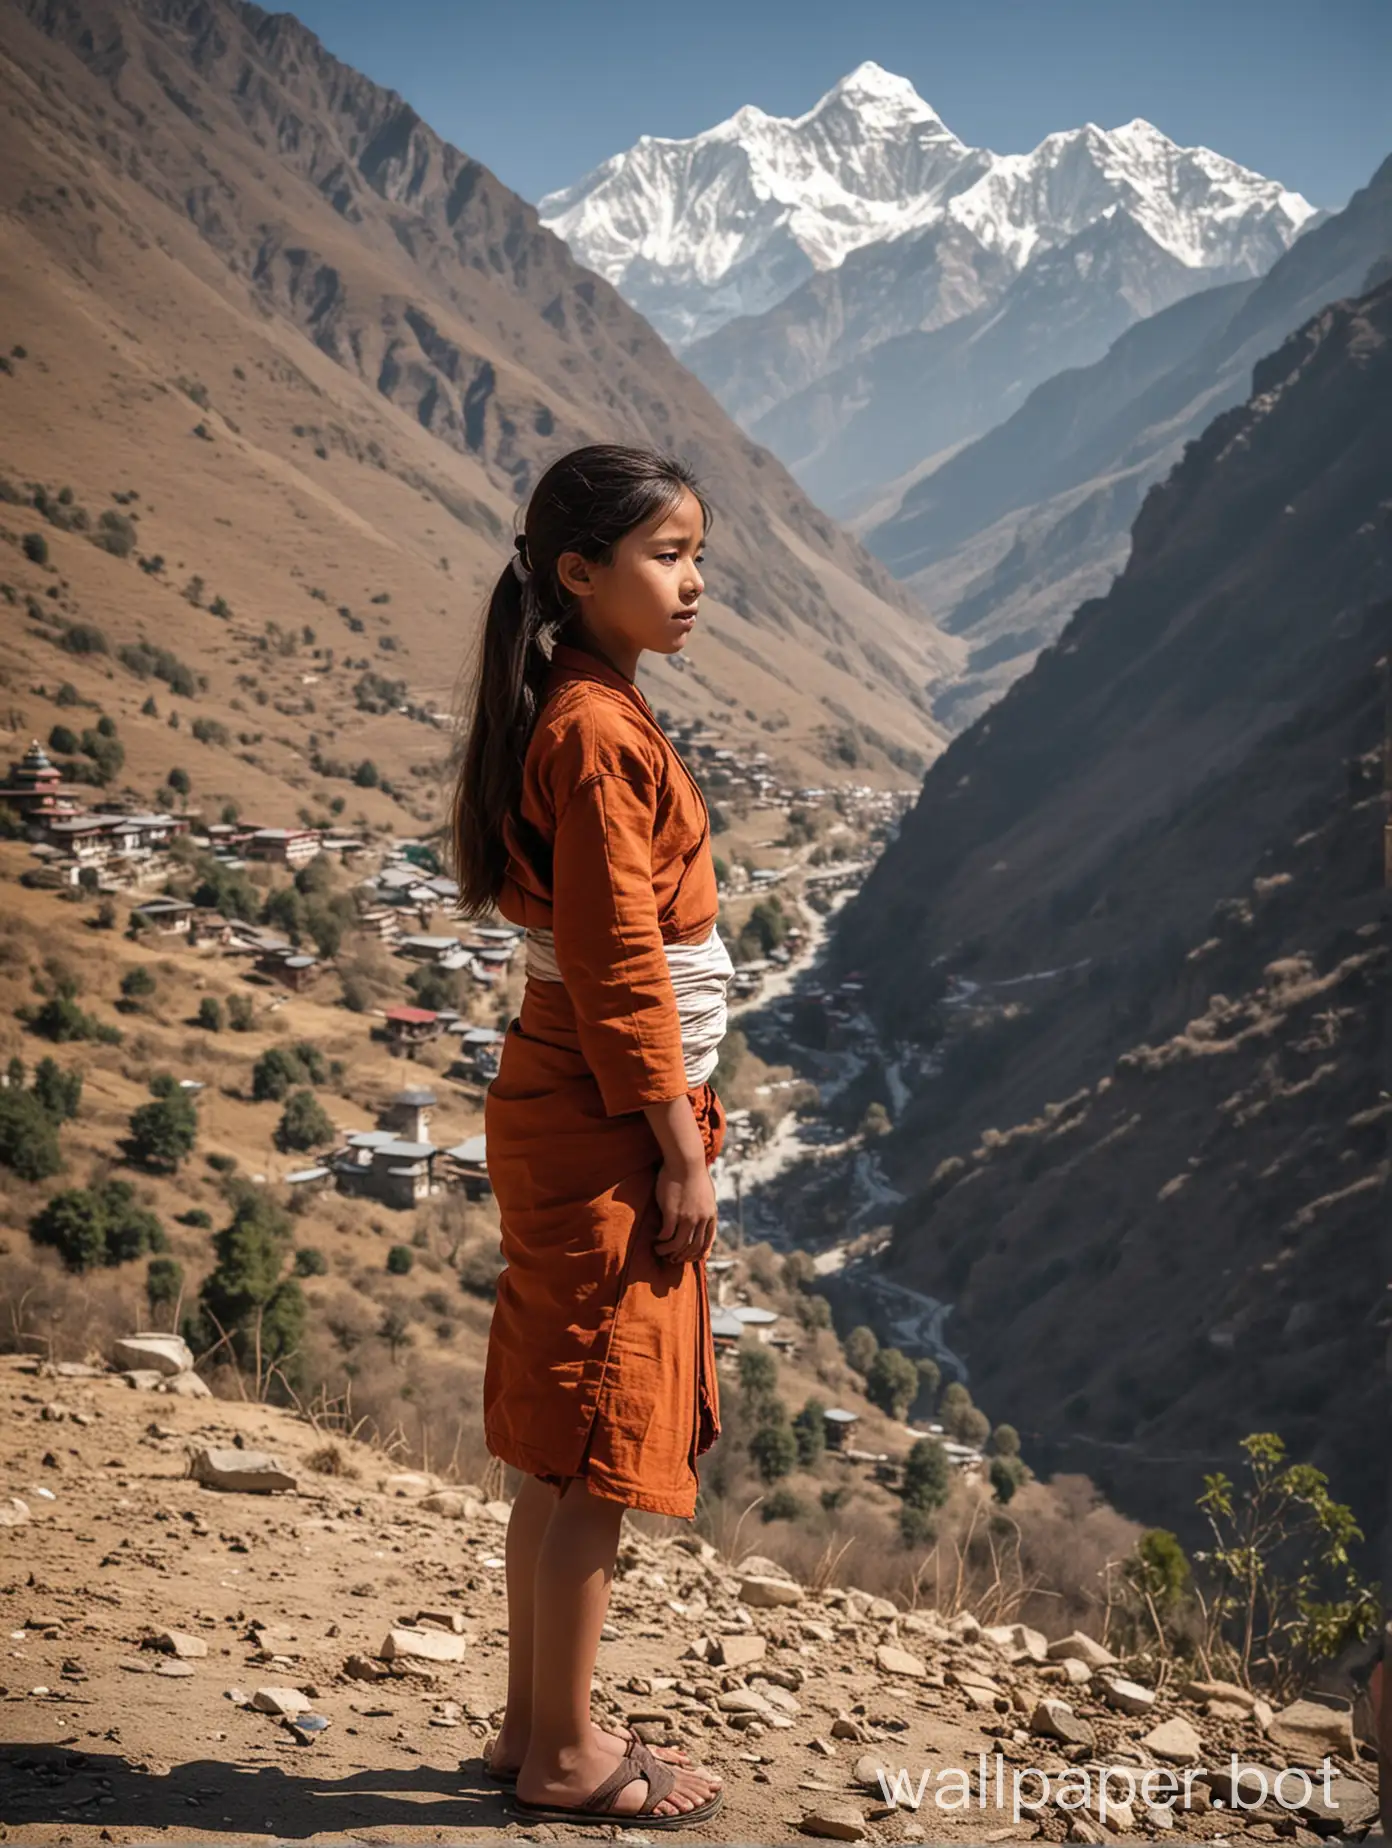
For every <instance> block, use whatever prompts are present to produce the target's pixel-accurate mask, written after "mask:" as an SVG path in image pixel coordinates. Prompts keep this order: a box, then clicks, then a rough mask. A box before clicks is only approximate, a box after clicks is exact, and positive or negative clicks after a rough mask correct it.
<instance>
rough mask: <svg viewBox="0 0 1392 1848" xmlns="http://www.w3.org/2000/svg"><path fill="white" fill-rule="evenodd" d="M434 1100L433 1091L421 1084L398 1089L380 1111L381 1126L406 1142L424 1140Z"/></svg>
mask: <svg viewBox="0 0 1392 1848" xmlns="http://www.w3.org/2000/svg"><path fill="white" fill-rule="evenodd" d="M435 1102H436V1099H435V1093H434V1092H433V1091H430V1090H426V1089H425V1088H423V1087H421V1086H417V1087H415V1088H414V1089H412V1090H408V1091H398V1092H397V1093H396V1095H395V1097H393V1098H391V1099H390V1100H389V1102H388V1103H387V1105H386V1107H385V1108H384V1110H383V1111H382V1115H381V1123H382V1128H383V1129H389V1130H390V1131H391V1132H392V1134H393V1135H394V1136H400V1137H402V1138H403V1139H404V1140H405V1141H407V1142H424V1141H426V1140H427V1138H426V1133H425V1132H426V1131H427V1129H429V1127H430V1118H431V1116H432V1114H433V1113H434V1110H435Z"/></svg>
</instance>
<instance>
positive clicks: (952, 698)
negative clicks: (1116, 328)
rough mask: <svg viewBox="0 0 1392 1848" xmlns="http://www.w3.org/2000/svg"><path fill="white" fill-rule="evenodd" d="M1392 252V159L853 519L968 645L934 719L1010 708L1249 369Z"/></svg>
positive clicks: (1241, 387)
mask: <svg viewBox="0 0 1392 1848" xmlns="http://www.w3.org/2000/svg"><path fill="white" fill-rule="evenodd" d="M1390 250H1392V160H1389V161H1387V162H1385V163H1384V164H1383V166H1382V167H1381V168H1380V169H1379V170H1378V172H1377V173H1376V174H1374V176H1373V178H1372V180H1371V181H1370V182H1369V184H1368V185H1367V186H1366V187H1364V188H1363V189H1362V190H1361V191H1359V192H1357V193H1355V194H1354V196H1353V198H1352V199H1351V200H1350V201H1349V203H1348V205H1347V206H1346V207H1345V209H1344V210H1343V211H1342V212H1340V213H1338V214H1336V215H1335V216H1333V217H1332V218H1328V219H1326V220H1325V221H1324V222H1323V223H1321V224H1319V225H1316V226H1315V227H1314V228H1313V229H1312V230H1309V231H1307V232H1306V233H1305V234H1304V235H1303V236H1302V237H1301V238H1300V239H1299V240H1298V241H1297V242H1296V243H1295V244H1294V245H1293V246H1292V248H1291V249H1290V250H1289V251H1288V252H1286V254H1285V255H1284V256H1282V257H1281V258H1280V259H1279V260H1278V261H1277V262H1276V263H1275V265H1274V266H1273V267H1272V269H1271V270H1270V272H1269V273H1268V274H1267V275H1266V276H1264V277H1262V278H1261V279H1260V280H1259V281H1256V282H1252V281H1244V282H1235V283H1230V284H1228V285H1226V286H1224V287H1221V288H1216V289H1207V290H1204V291H1203V292H1202V293H1200V294H1197V295H1193V296H1190V297H1189V298H1188V299H1187V300H1185V301H1182V302H1179V303H1177V304H1176V305H1175V306H1173V307H1170V308H1167V309H1165V310H1163V311H1162V312H1161V313H1159V314H1155V315H1152V316H1151V317H1150V318H1148V319H1147V320H1144V321H1141V322H1140V323H1138V324H1137V325H1136V326H1135V327H1133V328H1131V329H1130V330H1129V331H1128V332H1126V333H1125V334H1123V335H1122V336H1121V338H1120V339H1119V340H1117V341H1116V343H1115V345H1114V346H1113V347H1112V348H1111V350H1110V351H1109V352H1108V353H1107V354H1106V356H1105V357H1103V358H1101V359H1099V360H1098V361H1097V362H1096V363H1095V364H1093V365H1090V366H1081V367H1075V368H1073V369H1071V370H1060V371H1059V372H1058V374H1057V376H1055V377H1053V378H1050V379H1049V380H1048V381H1047V382H1046V383H1044V384H1042V385H1039V386H1037V387H1036V389H1035V390H1034V391H1033V392H1032V393H1031V394H1030V396H1029V397H1028V398H1027V399H1026V400H1025V402H1024V403H1023V404H1022V405H1021V407H1020V408H1019V410H1018V411H1017V412H1016V413H1015V414H1014V415H1013V416H1012V417H1010V418H1008V419H1007V420H1006V421H1005V422H1003V423H1002V424H1000V425H999V426H998V427H997V428H996V429H994V430H992V431H990V432H989V433H988V434H987V435H985V436H983V437H981V438H980V439H979V440H977V441H976V442H974V443H971V444H968V445H966V446H964V447H962V448H960V449H959V450H958V451H957V453H955V454H954V455H951V456H949V457H948V458H947V459H946V460H944V461H943V462H942V464H941V466H939V467H936V468H933V469H929V470H926V471H921V479H918V480H911V481H909V482H908V483H907V484H905V483H901V484H899V487H898V488H897V490H894V489H892V490H890V491H889V492H887V494H886V495H885V496H884V497H883V503H882V504H881V505H879V506H878V507H876V508H872V509H870V510H869V511H868V512H867V513H866V515H865V516H864V517H863V518H862V519H861V520H859V521H858V522H857V526H858V528H859V530H861V531H862V532H863V533H864V534H865V536H866V539H867V543H868V544H869V545H870V547H871V549H872V550H874V551H875V552H876V553H877V554H878V555H879V556H880V557H882V558H884V559H885V561H886V562H887V563H888V564H889V565H890V567H891V568H892V569H893V570H894V571H895V572H897V573H898V574H899V575H900V576H901V577H903V578H904V579H905V580H906V581H908V582H909V583H911V584H913V585H914V587H915V588H916V589H917V590H918V591H919V592H920V593H921V594H922V596H923V598H924V601H925V603H926V604H927V606H928V608H930V609H931V610H932V611H933V612H934V614H935V615H936V616H937V618H938V620H939V621H940V622H941V623H942V625H943V626H944V627H945V628H947V629H949V630H950V631H951V632H952V633H953V634H954V635H957V636H960V637H961V639H962V640H963V641H964V642H966V643H967V644H968V645H969V646H970V649H971V654H970V657H969V659H968V662H967V667H966V671H965V672H964V673H963V674H962V675H961V676H959V677H958V678H957V679H956V680H955V681H954V682H953V683H952V684H950V685H949V686H947V687H944V688H942V689H940V690H939V692H938V694H937V696H936V698H935V701H934V710H935V712H936V713H937V714H938V716H939V717H940V718H942V719H943V720H944V721H945V722H946V723H947V724H949V725H950V726H951V727H952V728H953V729H960V728H961V727H962V726H964V725H966V724H968V723H970V721H971V720H972V719H974V718H976V717H979V716H980V715H981V713H983V712H984V711H985V710H986V708H987V706H988V705H990V703H991V702H992V701H993V700H995V699H998V698H999V697H1000V695H1001V694H1002V693H1003V692H1004V691H1005V689H1006V687H1007V686H1009V684H1010V683H1011V681H1012V680H1014V679H1016V678H1018V676H1019V675H1020V674H1021V673H1022V672H1024V671H1025V669H1026V668H1027V667H1028V666H1029V664H1030V662H1031V661H1032V660H1033V659H1034V656H1035V654H1036V653H1037V652H1038V650H1039V649H1040V648H1041V647H1044V646H1047V644H1048V643H1050V642H1051V641H1053V640H1054V638H1055V637H1056V636H1057V635H1058V633H1059V631H1060V629H1061V628H1062V627H1063V625H1064V623H1065V621H1066V620H1067V618H1068V616H1069V615H1070V614H1071V613H1072V611H1073V610H1074V609H1076V607H1077V606H1078V604H1079V603H1080V602H1082V601H1083V599H1084V598H1085V597H1089V596H1096V595H1100V594H1102V593H1103V592H1104V591H1105V590H1106V588H1107V586H1108V584H1109V583H1110V582H1111V580H1112V578H1113V577H1114V576H1115V574H1116V573H1117V572H1118V571H1119V570H1120V569H1121V567H1122V565H1123V564H1124V563H1125V560H1126V555H1127V550H1128V546H1129V542H1130V527H1131V523H1132V521H1133V519H1134V518H1135V515H1136V512H1137V510H1138V509H1139V507H1140V504H1141V501H1142V500H1143V498H1144V496H1145V493H1146V490H1147V489H1148V488H1149V487H1150V486H1151V485H1152V484H1153V483H1154V482H1156V481H1158V480H1160V479H1161V477H1162V476H1163V475H1164V474H1165V473H1166V472H1167V470H1169V469H1170V468H1171V467H1173V465H1174V463H1175V462H1176V461H1177V460H1178V459H1179V457H1180V455H1181V454H1182V452H1183V449H1184V446H1185V444H1186V443H1187V442H1190V441H1192V440H1193V439H1194V438H1196V437H1198V436H1199V435H1200V434H1201V432H1202V431H1203V429H1204V427H1205V426H1206V425H1207V424H1208V423H1209V422H1210V421H1211V420H1212V418H1213V417H1214V416H1215V415H1217V413H1218V412H1220V411H1223V410H1226V409H1228V408H1230V407H1231V406H1233V405H1235V404H1239V403H1241V401H1242V400H1243V399H1244V398H1245V397H1247V396H1248V394H1249V391H1250V389H1251V370H1252V367H1253V366H1254V365H1255V364H1256V363H1257V362H1258V361H1259V360H1260V359H1261V358H1262V357H1263V355H1265V354H1266V353H1268V352H1270V351H1271V349H1272V348H1273V347H1275V346H1277V345H1279V343H1280V342H1281V341H1282V340H1284V339H1285V337H1286V336H1287V334H1289V333H1291V332H1293V330H1294V329H1295V328H1296V327H1297V326H1299V325H1300V323H1301V322H1302V321H1304V320H1306V319H1308V318H1309V316H1311V315H1312V314H1315V313H1316V312H1317V311H1318V310H1319V309H1320V308H1322V307H1323V306H1324V304H1325V303H1326V302H1330V301H1336V300H1339V299H1340V298H1342V297H1344V296H1348V295H1356V294H1359V293H1360V292H1362V291H1363V290H1364V289H1365V288H1369V287H1371V286H1372V283H1373V279H1374V274H1375V271H1376V266H1377V264H1378V262H1379V260H1380V259H1381V260H1385V259H1386V255H1387V253H1388V252H1389V251H1390Z"/></svg>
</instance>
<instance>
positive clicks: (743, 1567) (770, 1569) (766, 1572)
mask: <svg viewBox="0 0 1392 1848" xmlns="http://www.w3.org/2000/svg"><path fill="white" fill-rule="evenodd" d="M735 1575H736V1577H738V1578H779V1579H791V1578H792V1576H793V1575H792V1573H791V1572H789V1570H788V1568H787V1567H786V1566H780V1565H779V1563H778V1561H777V1560H776V1559H768V1558H766V1557H765V1555H764V1554H762V1553H746V1554H745V1556H744V1558H743V1559H742V1560H740V1562H739V1564H738V1565H737V1566H736V1567H735Z"/></svg>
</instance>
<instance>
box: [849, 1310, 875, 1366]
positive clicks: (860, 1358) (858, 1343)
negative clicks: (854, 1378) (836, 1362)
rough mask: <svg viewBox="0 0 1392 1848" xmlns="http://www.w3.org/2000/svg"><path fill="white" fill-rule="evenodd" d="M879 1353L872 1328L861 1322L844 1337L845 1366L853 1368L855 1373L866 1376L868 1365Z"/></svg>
mask: <svg viewBox="0 0 1392 1848" xmlns="http://www.w3.org/2000/svg"><path fill="white" fill-rule="evenodd" d="M879 1351H880V1344H879V1342H878V1341H877V1340H876V1338H875V1331H874V1329H873V1328H867V1327H866V1326H865V1324H864V1323H863V1322H862V1323H861V1324H860V1326H859V1327H858V1328H853V1329H852V1330H851V1332H850V1334H848V1335H847V1336H846V1346H845V1354H846V1365H847V1366H848V1367H853V1368H854V1369H855V1371H856V1372H857V1373H860V1374H865V1375H868V1374H869V1372H870V1364H871V1362H872V1361H873V1360H874V1358H875V1356H876V1354H878V1353H879Z"/></svg>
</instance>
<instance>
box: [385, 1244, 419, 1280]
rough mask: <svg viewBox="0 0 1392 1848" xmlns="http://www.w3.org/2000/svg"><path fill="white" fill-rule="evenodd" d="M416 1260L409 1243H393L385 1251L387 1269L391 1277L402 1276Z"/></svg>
mask: <svg viewBox="0 0 1392 1848" xmlns="http://www.w3.org/2000/svg"><path fill="white" fill-rule="evenodd" d="M415 1261H416V1254H415V1253H414V1252H413V1251H412V1249H411V1247H410V1246H409V1245H393V1246H392V1248H391V1250H390V1251H389V1252H388V1253H387V1269H388V1270H389V1271H390V1272H391V1274H392V1276H393V1277H404V1276H405V1275H406V1273H407V1272H408V1271H409V1270H410V1268H411V1266H412V1265H413V1264H414V1263H415Z"/></svg>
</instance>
